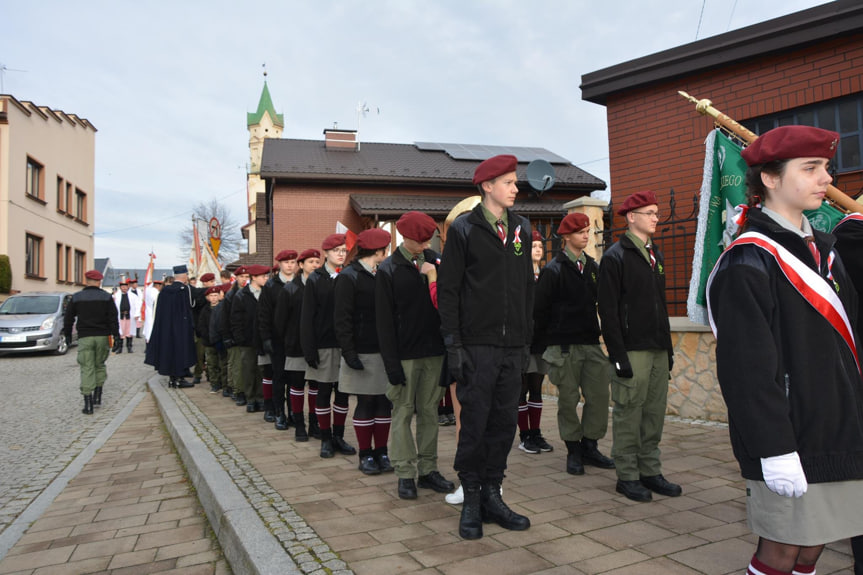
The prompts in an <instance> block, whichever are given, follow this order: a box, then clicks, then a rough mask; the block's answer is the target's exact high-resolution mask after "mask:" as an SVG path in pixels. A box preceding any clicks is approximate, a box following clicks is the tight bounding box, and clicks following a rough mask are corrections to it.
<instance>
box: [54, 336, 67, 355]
mask: <svg viewBox="0 0 863 575" xmlns="http://www.w3.org/2000/svg"><path fill="white" fill-rule="evenodd" d="M67 351H69V344H67V343H66V338H65V337H63V336H60V343H58V344H57V349H55V350H54V353H55V354H57V355H66V352H67Z"/></svg>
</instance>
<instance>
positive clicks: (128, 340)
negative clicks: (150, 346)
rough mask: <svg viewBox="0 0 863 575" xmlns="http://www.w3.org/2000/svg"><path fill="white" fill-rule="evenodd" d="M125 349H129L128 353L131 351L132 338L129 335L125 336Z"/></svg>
mask: <svg viewBox="0 0 863 575" xmlns="http://www.w3.org/2000/svg"><path fill="white" fill-rule="evenodd" d="M126 349H127V350H128V351H129V353H132V338H131V337H127V338H126Z"/></svg>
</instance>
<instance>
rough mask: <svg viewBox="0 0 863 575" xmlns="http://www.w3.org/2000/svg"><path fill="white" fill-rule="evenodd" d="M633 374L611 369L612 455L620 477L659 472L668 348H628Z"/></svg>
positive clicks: (633, 478) (665, 398)
mask: <svg viewBox="0 0 863 575" xmlns="http://www.w3.org/2000/svg"><path fill="white" fill-rule="evenodd" d="M628 355H629V363H630V365H632V373H633V374H634V375H633V377H629V378H621V377H618V376H617V374H616V373H615V371H614V366H609V369H610V370H611V399H612V400H613V401H614V408H613V409H612V422H613V428H612V437H613V445H612V448H611V456H612V457H613V458H614V465H615V467H616V468H617V477H618V479H620V480H622V481H635V480H638V478H639V476H644V477H650V476H653V475H659V474H660V473H662V465H661V464H660V462H659V441H660V439H662V427H663V424H664V423H665V407H666V403H667V398H668V352H667V351H665V350H664V349H656V350H647V351H630V352H628Z"/></svg>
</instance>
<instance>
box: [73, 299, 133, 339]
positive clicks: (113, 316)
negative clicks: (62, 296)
mask: <svg viewBox="0 0 863 575" xmlns="http://www.w3.org/2000/svg"><path fill="white" fill-rule="evenodd" d="M76 317H77V318H78V337H92V336H97V335H113V336H114V337H116V338H119V337H120V324H119V321H118V320H117V307H116V306H115V305H114V298H112V297H111V294H109V293H108V292H106V291H104V290H103V289H101V288H99V287H96V286H87V287H85V288H84V289H82V290H81V291H79V292H77V293H75V294H73V295H72V301H70V302H69V305H68V306H66V315H65V316H64V317H63V333H64V334H65V336H66V339H71V338H72V326H73V325H74V324H75V318H76Z"/></svg>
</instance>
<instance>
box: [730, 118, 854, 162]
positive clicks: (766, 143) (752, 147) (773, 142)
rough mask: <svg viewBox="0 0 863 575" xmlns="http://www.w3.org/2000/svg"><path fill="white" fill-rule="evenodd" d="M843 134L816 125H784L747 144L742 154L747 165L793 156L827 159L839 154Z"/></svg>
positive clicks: (787, 158)
mask: <svg viewBox="0 0 863 575" xmlns="http://www.w3.org/2000/svg"><path fill="white" fill-rule="evenodd" d="M838 145H839V134H837V133H836V132H831V131H830V130H823V129H821V128H814V127H812V126H780V127H778V128H774V129H772V130H770V131H768V132H765V133H764V134H763V135H762V136H759V138H758V139H757V140H755V141H754V142H752V143H751V144H749V145H748V146H746V148H744V150H743V151H742V152H740V155H741V156H742V157H743V159H744V160H745V161H746V165H747V166H757V165H758V164H765V163H767V162H773V161H776V160H790V159H792V158H827V159H828V160H829V159H830V158H832V157H833V156H834V155H835V154H836V147H837V146H838Z"/></svg>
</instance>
